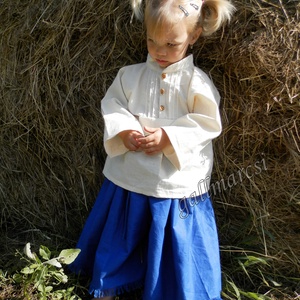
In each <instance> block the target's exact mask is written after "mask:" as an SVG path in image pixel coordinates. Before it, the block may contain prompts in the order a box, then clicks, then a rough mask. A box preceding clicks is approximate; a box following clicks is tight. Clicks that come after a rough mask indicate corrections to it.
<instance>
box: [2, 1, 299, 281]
mask: <svg viewBox="0 0 300 300" xmlns="http://www.w3.org/2000/svg"><path fill="white" fill-rule="evenodd" d="M235 4H236V6H237V8H238V11H237V13H236V14H235V16H234V19H233V21H232V23H231V25H230V26H227V27H226V28H225V29H224V30H221V31H220V32H219V33H217V34H215V35H214V36H212V37H209V38H206V39H203V40H200V42H199V43H198V45H197V47H195V48H194V54H195V60H196V63H197V65H199V66H200V67H202V68H203V69H204V70H205V71H207V72H208V73H209V74H210V75H211V76H212V78H213V80H214V82H215V84H216V86H217V87H218V89H219V90H220V93H221V95H222V106H221V112H222V118H223V125H224V131H223V134H222V136H221V137H220V138H218V139H217V141H216V142H215V150H216V152H215V157H216V160H215V161H216V163H215V171H214V174H213V179H214V181H215V182H219V183H221V184H223V183H224V186H222V185H220V186H221V187H220V189H219V190H218V191H217V192H216V193H215V195H213V196H214V202H215V206H216V214H217V217H218V224H219V228H220V239H221V246H222V249H223V252H224V253H226V252H231V251H239V249H248V250H249V251H254V252H257V253H261V254H263V255H266V256H268V257H273V258H274V259H273V267H274V273H277V272H279V273H282V274H286V275H287V276H288V275H291V276H295V275H296V274H298V273H299V269H300V260H299V257H300V222H299V217H300V188H299V185H300V178H299V169H300V165H299V164H300V163H299V154H300V137H299V135H300V128H299V118H300V107H299V101H300V100H299V99H300V86H299V85H300V78H299V76H300V75H299V72H300V67H299V54H300V53H299V34H300V25H299V13H300V8H299V3H298V1H292V0H290V1H284V0H276V1H271V0H270V1H265V0H263V1H258V0H247V1H244V0H237V1H235ZM130 20H131V12H130V9H129V5H128V3H127V1H118V0H113V1H104V0H98V1H86V0H82V1H75V0H64V1H61V0H59V1H58V0H52V1H42V0H31V1H21V0H15V1H10V0H4V1H1V5H0V38H1V43H0V82H1V83H0V84H1V86H0V93H1V94H0V95H1V111H0V112H1V115H0V163H1V165H0V168H1V169H0V205H1V207H0V208H1V226H2V229H5V230H8V231H11V230H12V229H13V230H15V231H17V232H22V231H26V230H28V229H34V228H35V229H39V230H41V231H43V232H46V233H47V234H49V235H51V237H53V236H56V237H57V236H59V237H61V238H62V239H63V240H64V243H71V244H72V242H73V240H74V239H76V238H77V235H78V233H79V231H80V228H81V227H82V224H83V222H84V220H85V218H86V216H87V214H88V211H89V209H90V207H91V205H92V203H93V201H94V198H95V195H96V193H97V191H98V189H99V186H100V182H101V178H102V177H101V170H102V166H103V161H104V157H105V154H104V151H103V148H102V131H103V124H102V119H101V113H100V110H99V107H100V101H101V98H102V97H103V94H104V93H105V91H106V89H107V87H108V86H109V84H110V83H111V81H112V79H113V78H114V76H115V74H116V72H117V70H118V69H119V68H120V67H122V66H123V65H127V64H131V63H136V62H140V61H143V60H144V59H145V57H146V53H147V52H146V49H145V43H144V38H143V32H144V30H143V28H142V25H141V24H140V23H139V22H138V21H133V22H132V23H130ZM263 162H264V163H265V166H266V168H264V166H263V164H262V163H263ZM255 166H256V167H255ZM247 167H249V168H248V169H247ZM246 171H248V173H247V172H246ZM250 172H251V173H250ZM255 172H256V174H255ZM250 175H251V176H250ZM199 180H200V178H199ZM222 180H223V181H222ZM69 239H70V240H69ZM228 249H229V250H228Z"/></svg>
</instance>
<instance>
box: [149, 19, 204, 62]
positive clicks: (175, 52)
mask: <svg viewBox="0 0 300 300" xmlns="http://www.w3.org/2000/svg"><path fill="white" fill-rule="evenodd" d="M200 34H201V28H198V29H196V30H195V31H194V32H192V33H190V32H189V31H188V24H187V22H186V21H185V19H181V20H180V21H179V22H177V23H176V24H172V25H169V26H168V25H166V26H165V27H164V28H163V30H161V31H159V34H155V33H154V32H152V31H151V26H147V48H148V52H149V54H150V56H151V57H152V58H153V59H154V60H155V61H156V62H157V63H158V64H159V66H160V67H162V68H166V67H168V66H170V65H171V64H173V63H176V62H178V61H180V60H181V59H183V58H184V57H185V56H186V52H187V49H188V47H189V45H192V44H194V43H195V42H196V40H197V39H198V37H199V36H200Z"/></svg>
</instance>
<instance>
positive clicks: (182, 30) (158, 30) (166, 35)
mask: <svg viewBox="0 0 300 300" xmlns="http://www.w3.org/2000/svg"><path fill="white" fill-rule="evenodd" d="M146 28H147V35H148V36H150V37H151V38H153V39H154V40H156V41H167V42H170V41H172V42H174V41H176V42H183V41H185V40H186V39H187V37H188V35H189V33H188V26H187V22H185V19H179V20H178V21H177V22H173V21H172V22H160V23H158V22H151V21H149V20H148V22H147V23H146Z"/></svg>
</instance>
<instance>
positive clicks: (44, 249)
mask: <svg viewBox="0 0 300 300" xmlns="http://www.w3.org/2000/svg"><path fill="white" fill-rule="evenodd" d="M39 253H40V256H41V257H42V258H43V259H44V260H49V259H50V258H51V251H50V250H49V249H48V248H47V247H46V246H40V250H39Z"/></svg>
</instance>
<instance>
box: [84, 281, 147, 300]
mask: <svg viewBox="0 0 300 300" xmlns="http://www.w3.org/2000/svg"><path fill="white" fill-rule="evenodd" d="M143 286H144V281H143V280H140V281H136V282H133V283H128V284H124V285H121V286H118V287H114V288H111V289H105V290H101V289H93V288H90V289H89V293H90V294H91V295H92V296H94V297H95V298H100V297H109V296H118V295H121V294H124V293H128V292H132V291H134V290H137V289H140V288H142V287H143Z"/></svg>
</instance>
